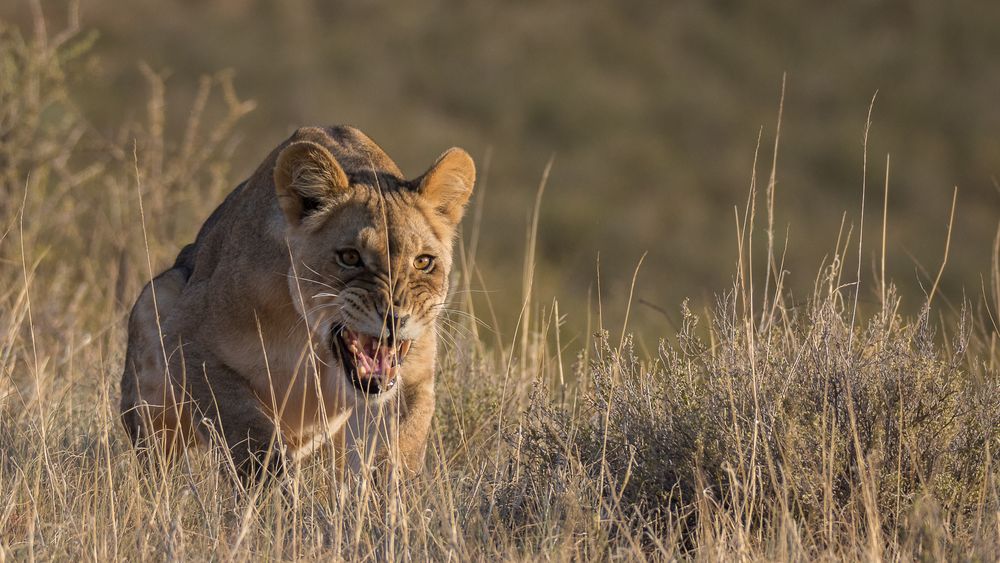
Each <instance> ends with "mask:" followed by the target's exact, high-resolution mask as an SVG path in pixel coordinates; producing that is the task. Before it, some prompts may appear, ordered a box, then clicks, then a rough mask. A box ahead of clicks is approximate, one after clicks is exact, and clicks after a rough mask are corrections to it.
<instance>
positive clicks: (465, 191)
mask: <svg viewBox="0 0 1000 563" xmlns="http://www.w3.org/2000/svg"><path fill="white" fill-rule="evenodd" d="M475 183H476V164H475V163H474V162H473V161H472V157H471V156H469V153H467V152H465V151H464V150H462V149H460V148H457V147H455V148H450V149H448V150H446V151H444V154H442V155H441V156H440V157H438V159H437V162H435V163H434V165H433V166H431V168H430V170H428V171H427V172H426V173H424V175H423V176H421V177H420V181H419V185H418V187H417V192H418V193H420V195H422V196H423V197H424V199H426V200H428V201H430V202H431V204H432V205H433V206H434V208H435V209H436V210H437V212H438V213H440V214H441V215H443V216H445V217H446V218H448V219H449V220H450V221H451V222H452V223H455V224H458V222H459V221H461V220H462V215H463V214H464V213H465V204H466V203H468V201H469V197H470V196H471V195H472V186H473V185H474V184H475Z"/></svg>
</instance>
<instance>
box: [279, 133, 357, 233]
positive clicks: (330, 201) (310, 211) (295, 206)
mask: <svg viewBox="0 0 1000 563" xmlns="http://www.w3.org/2000/svg"><path fill="white" fill-rule="evenodd" d="M347 186H348V182H347V174H345V173H344V169H343V168H341V167H340V165H339V164H337V160H336V159H335V158H333V155H332V154H330V151H328V150H327V149H326V147H324V146H323V145H320V144H318V143H314V142H312V141H298V142H295V143H292V144H290V145H288V146H287V147H285V148H284V150H282V151H281V154H279V155H278V160H277V163H276V164H275V165H274V189H275V192H276V193H277V196H278V205H280V206H281V211H282V212H283V213H284V214H285V218H286V219H287V220H288V224H290V225H294V226H299V225H301V224H302V221H303V220H304V219H306V218H308V217H309V216H311V215H314V214H318V213H321V212H323V211H326V210H327V209H330V208H331V207H333V206H334V205H335V204H336V203H337V202H338V201H340V200H342V199H343V198H344V196H346V194H347Z"/></svg>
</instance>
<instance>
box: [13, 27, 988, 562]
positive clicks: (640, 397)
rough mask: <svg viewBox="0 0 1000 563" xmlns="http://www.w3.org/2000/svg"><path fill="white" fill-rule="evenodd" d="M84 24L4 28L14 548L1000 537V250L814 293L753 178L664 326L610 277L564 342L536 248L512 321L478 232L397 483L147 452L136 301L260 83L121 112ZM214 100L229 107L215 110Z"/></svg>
mask: <svg viewBox="0 0 1000 563" xmlns="http://www.w3.org/2000/svg"><path fill="white" fill-rule="evenodd" d="M41 25H42V24H41V22H40V21H39V23H38V26H41ZM87 42H88V40H87V36H85V35H83V36H81V35H79V34H78V33H76V31H75V30H73V29H71V30H69V32H68V33H65V34H58V35H56V34H49V33H46V32H45V31H44V30H43V29H41V27H39V28H38V29H36V31H35V35H34V36H33V38H32V39H30V40H26V39H24V38H23V37H22V35H21V34H20V32H19V31H18V30H16V29H13V28H3V29H0V69H2V71H0V182H2V183H0V198H2V199H0V220H2V221H3V223H2V224H0V491H2V494H0V561H2V560H4V559H6V558H11V559H17V560H21V559H41V560H67V559H77V560H79V559H87V560H97V561H112V560H129V561H136V560H145V559H153V560H162V559H166V560H202V559H220V560H230V559H236V560H244V559H258V558H269V559H296V558H305V559H316V560H330V559H347V560H359V559H367V560H396V559H403V560H418V561H419V560H427V559H433V560H456V561H468V560H496V559H527V560H534V559H541V558H549V559H556V560H570V559H587V560H589V559H598V560H604V559H625V560H636V559H652V560H666V559H672V558H693V559H705V560H716V559H737V558H740V559H779V560H788V559H866V560H867V559H879V558H884V559H892V560H897V559H902V560H910V559H924V560H940V559H944V558H948V559H973V560H975V559H978V560H993V559H994V558H995V557H996V553H998V550H1000V483H998V481H997V478H998V477H1000V473H998V471H997V468H996V465H995V464H994V461H993V459H992V456H993V454H994V452H996V451H997V450H998V449H1000V372H998V365H997V361H998V360H1000V352H997V350H996V342H997V329H996V325H995V324H994V323H993V319H995V318H996V317H997V306H998V305H1000V272H998V265H997V263H994V265H993V276H992V283H991V284H990V287H989V288H986V289H984V292H983V293H984V295H987V296H988V298H987V299H986V300H985V301H984V304H983V305H982V306H979V307H963V306H961V304H959V305H958V306H957V309H956V307H953V306H952V305H951V303H950V302H949V301H947V299H946V298H945V296H944V295H942V294H936V295H935V293H934V291H933V290H931V295H932V296H933V297H932V299H933V305H934V307H933V308H932V307H930V305H931V303H928V306H927V307H926V308H925V309H924V310H923V312H922V313H921V314H920V315H918V316H916V317H914V318H908V317H906V316H904V315H902V314H901V313H900V304H899V303H900V302H899V299H898V298H897V297H896V292H895V290H894V289H893V287H892V285H891V284H889V283H888V282H887V281H886V280H884V279H880V278H876V280H877V287H879V292H878V293H879V300H878V301H879V302H878V304H877V306H875V307H874V310H872V311H859V310H858V300H857V298H856V294H855V288H856V287H857V281H858V280H861V283H863V284H869V285H875V283H873V282H871V281H870V279H869V278H870V276H864V275H862V268H861V267H860V264H859V263H856V262H855V260H857V258H856V255H855V258H853V259H851V261H850V263H848V262H846V261H845V257H848V256H851V255H852V254H851V252H850V249H851V248H853V247H854V246H853V245H854V244H856V242H851V241H852V240H856V236H855V237H852V236H851V235H850V234H849V233H848V232H845V233H843V237H842V240H841V241H840V242H839V243H838V244H837V247H836V248H837V250H836V252H835V253H834V254H833V256H832V257H831V258H830V260H829V261H828V266H827V267H825V268H824V269H823V270H822V272H821V273H820V275H819V276H818V277H817V281H816V283H815V289H814V291H813V293H812V295H811V296H809V298H808V299H806V300H804V301H803V302H799V303H795V302H793V301H792V300H791V299H790V297H789V296H788V292H787V290H786V288H785V287H784V274H783V272H784V269H783V267H782V264H781V255H780V253H777V252H776V249H775V246H774V245H773V244H772V245H768V246H767V247H766V249H765V253H764V254H763V255H761V254H760V253H759V252H758V254H757V255H756V256H755V255H754V254H753V252H752V249H753V248H755V245H754V244H753V243H752V241H751V237H752V234H753V233H754V232H755V231H757V232H758V236H760V232H761V229H760V228H758V227H755V225H754V223H755V219H754V215H755V212H754V210H753V209H754V206H753V204H752V203H749V204H748V205H747V209H746V210H745V212H744V215H742V216H741V217H740V221H741V227H740V229H739V233H738V235H739V236H738V239H739V240H740V241H741V245H740V248H741V249H742V250H741V252H740V260H739V263H738V264H737V275H736V276H735V282H734V285H733V288H732V289H731V290H730V291H728V292H726V293H724V294H722V295H721V296H720V297H719V299H718V301H717V302H716V304H715V306H714V307H710V308H706V309H705V310H704V311H702V312H700V313H694V312H692V311H689V310H688V309H687V307H686V305H685V306H684V307H683V308H682V318H683V326H681V327H679V330H678V331H677V333H676V334H674V335H671V336H670V337H669V338H667V339H664V340H663V341H662V343H661V345H660V347H659V349H658V350H656V351H652V352H645V351H640V350H639V349H638V347H635V346H633V344H632V339H631V338H630V337H629V336H628V335H627V332H626V331H625V330H619V329H616V330H614V331H613V332H609V331H608V330H606V329H605V327H604V326H603V325H604V323H603V319H602V314H601V309H600V299H595V307H594V311H593V315H592V317H591V316H589V315H586V314H584V315H581V316H585V317H586V318H590V319H591V321H590V324H591V326H592V327H593V329H592V330H591V332H592V333H595V334H596V336H593V337H592V338H591V339H589V340H588V341H587V342H585V343H584V342H575V343H570V342H567V340H568V338H567V336H566V335H564V334H562V332H561V324H562V322H563V315H562V314H561V313H560V311H559V308H558V305H557V303H556V302H552V303H551V304H549V303H546V302H540V301H539V300H538V299H537V298H535V297H532V291H531V284H532V281H531V280H532V268H531V266H530V264H532V261H531V260H527V261H526V263H527V264H529V266H527V267H526V268H525V272H524V280H523V282H522V280H518V282H520V283H523V285H524V292H523V293H524V296H525V303H524V307H523V309H522V311H520V314H516V315H514V317H515V320H517V321H518V322H517V323H516V326H517V327H518V329H517V330H516V331H514V332H513V333H510V334H501V333H499V332H500V331H499V330H495V327H496V326H498V325H499V324H500V323H499V322H497V317H498V313H499V314H500V315H502V314H504V311H502V310H500V311H498V310H497V309H496V308H494V307H490V306H489V300H488V299H486V300H485V302H486V303H487V305H486V306H485V308H484V306H482V305H477V303H478V302H479V301H478V300H475V299H473V298H472V295H473V294H476V293H477V292H479V291H481V290H482V289H483V287H482V284H481V283H480V281H481V280H479V279H478V278H477V277H476V276H474V275H470V273H472V272H476V271H477V268H476V265H475V262H476V247H477V245H476V243H475V240H476V233H475V232H474V233H472V236H470V237H467V240H466V241H465V243H464V244H463V245H462V247H461V252H462V267H461V268H460V269H459V271H458V272H457V273H456V278H457V280H458V281H459V283H458V284H457V286H458V287H459V288H460V289H459V291H458V292H457V294H456V296H455V298H454V304H455V308H456V312H455V313H454V314H453V316H452V317H451V318H450V319H448V320H447V322H446V323H445V325H446V326H445V330H446V334H447V335H448V338H446V342H445V345H444V346H443V350H442V358H443V360H442V362H441V363H442V367H441V372H440V376H439V377H440V384H439V396H440V400H439V409H438V413H437V417H436V420H435V425H434V428H433V431H432V449H431V452H430V456H429V457H430V459H429V461H428V471H427V475H426V476H425V477H424V478H422V479H420V480H417V481H415V482H412V483H408V484H407V486H405V487H403V488H392V489H391V490H384V489H380V488H376V487H373V486H372V485H373V483H374V482H373V481H370V480H368V479H366V478H362V479H359V480H357V481H356V482H351V483H347V484H338V483H336V482H334V481H333V479H332V477H331V474H330V472H329V471H328V468H329V467H330V459H329V457H328V455H326V454H324V453H322V452H321V453H320V455H317V456H316V457H314V458H312V459H310V460H309V461H308V462H307V463H306V464H305V465H303V466H302V467H299V468H298V469H297V471H295V472H294V474H293V475H292V476H291V477H289V478H288V479H287V480H286V482H284V483H283V484H282V486H281V487H275V488H272V489H266V490H258V491H256V492H254V493H252V494H250V495H249V496H248V495H240V494H237V492H236V491H235V489H234V487H233V485H232V483H231V482H230V481H229V480H228V479H227V478H226V477H225V476H224V475H221V474H220V473H219V471H218V470H217V469H216V467H217V462H216V460H214V459H213V457H214V455H215V454H213V453H210V452H209V453H198V454H194V455H191V456H190V458H189V459H185V460H184V461H183V463H181V464H180V466H179V467H176V468H174V469H173V470H172V471H169V472H155V471H154V472H152V473H149V472H145V471H143V470H142V468H141V467H140V466H139V465H138V464H137V462H136V460H135V458H134V456H133V455H132V453H131V452H130V450H129V448H128V445H127V443H126V439H125V435H124V432H123V431H122V429H121V427H120V425H119V423H118V419H117V413H116V412H115V405H116V404H117V401H116V398H115V396H116V393H117V382H118V376H119V373H120V365H121V361H122V354H123V349H124V340H125V338H124V334H123V330H124V328H125V327H124V325H125V323H124V320H125V316H126V314H127V310H128V306H129V305H130V302H131V299H133V298H134V296H135V295H136V292H137V291H138V289H139V287H140V286H141V284H142V282H143V281H144V280H145V279H147V278H148V277H149V273H150V269H151V268H156V267H157V266H158V265H161V264H164V263H165V262H167V261H169V260H170V258H172V254H173V253H174V252H175V251H176V249H177V248H179V245H180V243H182V242H184V241H185V240H186V239H187V238H190V236H191V234H192V233H193V232H194V229H196V228H197V225H198V222H199V221H200V220H201V219H202V218H203V217H204V216H205V215H206V213H207V211H208V210H209V207H210V206H211V205H212V204H213V203H214V202H216V201H219V200H220V198H221V196H222V195H223V194H224V193H225V191H226V190H227V189H228V187H229V186H231V185H232V184H233V181H234V177H233V176H234V173H232V172H231V171H230V170H229V169H228V168H227V162H229V155H230V152H231V151H232V149H233V147H234V145H233V143H232V135H231V134H232V132H233V131H234V128H235V129H238V121H239V120H240V118H241V117H243V115H244V114H246V113H247V112H248V111H249V110H250V109H251V108H252V105H251V104H249V103H247V102H245V101H241V100H240V99H239V98H237V96H236V95H235V93H234V92H233V88H232V85H231V81H230V79H229V77H228V76H227V75H219V76H211V77H207V78H205V79H204V81H203V83H202V89H201V90H200V94H199V95H198V97H197V98H196V99H195V101H194V103H193V107H190V108H186V109H185V108H178V107H172V108H170V109H171V111H181V112H185V111H186V112H187V115H189V118H188V121H187V122H188V126H187V127H186V128H185V130H184V131H183V132H182V133H181V134H180V135H177V136H176V137H171V136H169V135H166V134H165V133H164V127H163V123H164V121H165V117H164V115H165V114H164V112H165V111H166V110H167V108H166V104H165V103H164V99H165V97H164V85H163V82H162V80H161V79H160V77H159V76H158V75H157V74H156V73H154V72H152V71H147V72H146V73H145V74H146V79H147V82H148V85H149V87H150V94H149V99H150V102H149V105H148V108H147V111H146V117H145V118H144V119H143V120H141V121H140V122H138V123H129V124H123V126H122V129H121V130H120V134H118V135H116V136H114V137H113V138H108V137H107V136H102V135H98V134H97V133H96V132H95V131H94V130H93V129H92V128H91V127H90V126H89V125H88V124H87V122H86V121H85V119H84V118H83V116H82V115H81V114H80V112H79V111H78V110H77V109H76V108H75V107H74V105H73V103H72V101H71V98H70V97H69V96H68V95H67V88H70V87H72V85H73V84H74V81H75V80H78V79H80V78H82V75H77V74H76V73H77V71H78V70H79V69H80V67H79V65H78V57H77V55H79V54H80V53H81V52H82V51H83V50H85V49H86V47H87ZM211 104H218V105H220V107H224V108H226V110H227V111H226V112H225V117H224V119H222V120H221V121H218V122H205V119H204V118H203V115H204V108H205V107H206V106H208V105H211ZM771 187H773V183H772V184H771ZM751 195H752V197H751V202H753V201H756V200H757V199H761V200H762V201H763V200H764V197H763V196H769V195H770V192H765V193H763V194H759V195H760V196H762V197H758V194H757V193H756V190H754V192H753V193H752V194H751ZM140 203H141V206H142V207H141V209H142V211H143V214H142V215H140ZM481 212H482V210H477V211H476V212H474V213H472V214H471V215H472V219H473V220H472V221H470V225H471V226H472V229H471V230H472V231H477V228H476V222H475V217H476V216H477V215H478V214H479V213H481ZM537 216H538V210H537V209H536V210H535V217H537ZM765 232H766V231H765ZM866 236H870V235H866ZM144 241H148V251H147V247H146V244H145V243H144ZM793 243H794V241H793ZM534 244H535V241H534V238H532V239H530V240H529V241H528V244H527V249H526V253H527V254H528V255H529V256H530V255H532V253H533V252H534V250H533V249H534ZM996 250H997V249H996V245H994V255H997V256H998V257H1000V254H998V253H997V252H996ZM755 259H756V264H755V263H754V260H755ZM762 265H766V267H765V268H762V267H761V266H762ZM755 276H756V279H755ZM754 284H756V286H755V285H754ZM487 295H488V294H487ZM932 299H930V298H929V299H928V301H929V302H930V301H932ZM477 307H478V308H477ZM939 307H940V308H943V313H939V312H938V310H939ZM515 313H517V312H515ZM563 313H565V311H563ZM577 314H579V313H577ZM475 318H480V319H483V321H481V322H476V321H474V320H473V319H475ZM507 320H511V319H507ZM571 350H581V351H580V352H579V354H577V355H575V356H574V355H572V352H570V351H571Z"/></svg>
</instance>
